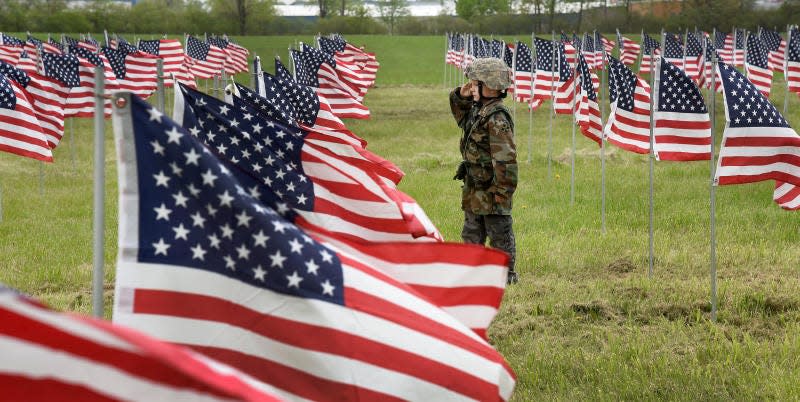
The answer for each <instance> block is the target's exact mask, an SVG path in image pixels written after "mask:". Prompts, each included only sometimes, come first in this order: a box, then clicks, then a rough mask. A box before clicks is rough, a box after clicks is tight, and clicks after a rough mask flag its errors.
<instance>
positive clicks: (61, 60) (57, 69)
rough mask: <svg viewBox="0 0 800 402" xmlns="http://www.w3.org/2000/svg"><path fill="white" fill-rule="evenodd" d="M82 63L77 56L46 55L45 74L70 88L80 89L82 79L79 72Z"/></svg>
mask: <svg viewBox="0 0 800 402" xmlns="http://www.w3.org/2000/svg"><path fill="white" fill-rule="evenodd" d="M79 64H80V62H79V61H78V58H77V57H76V56H75V55H71V54H52V53H45V54H44V55H43V57H42V67H43V69H44V74H45V75H46V76H48V77H52V78H55V79H56V80H58V81H59V82H61V83H62V84H64V86H67V87H69V88H75V87H79V86H80V85H81V77H80V74H79V72H78V66H79Z"/></svg>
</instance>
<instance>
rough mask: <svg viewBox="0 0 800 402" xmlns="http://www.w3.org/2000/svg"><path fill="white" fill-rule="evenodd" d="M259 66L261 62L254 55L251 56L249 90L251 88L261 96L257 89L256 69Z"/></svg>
mask: <svg viewBox="0 0 800 402" xmlns="http://www.w3.org/2000/svg"><path fill="white" fill-rule="evenodd" d="M260 65H261V61H260V59H259V57H258V55H256V54H255V53H254V54H253V74H251V75H250V88H253V91H255V92H256V93H257V94H259V95H263V94H262V93H261V92H260V91H259V88H258V72H259V71H258V67H259V66H260Z"/></svg>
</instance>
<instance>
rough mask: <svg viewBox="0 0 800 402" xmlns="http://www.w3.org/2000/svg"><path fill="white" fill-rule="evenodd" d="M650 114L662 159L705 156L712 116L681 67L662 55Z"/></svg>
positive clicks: (708, 145)
mask: <svg viewBox="0 0 800 402" xmlns="http://www.w3.org/2000/svg"><path fill="white" fill-rule="evenodd" d="M660 70H661V71H660V80H659V83H658V84H659V87H658V104H657V105H656V110H655V115H654V116H653V125H654V128H653V132H654V134H655V155H656V158H657V159H658V160H665V161H697V160H708V159H709V158H710V155H711V120H710V119H709V116H708V110H707V109H706V104H705V102H704V101H703V96H702V95H701V94H700V89H699V88H697V85H695V83H694V81H692V79H691V78H689V76H688V75H687V74H686V73H685V72H684V71H683V70H681V69H680V68H678V67H677V66H675V65H673V64H672V63H670V62H668V61H666V60H664V59H662V61H661V69H660Z"/></svg>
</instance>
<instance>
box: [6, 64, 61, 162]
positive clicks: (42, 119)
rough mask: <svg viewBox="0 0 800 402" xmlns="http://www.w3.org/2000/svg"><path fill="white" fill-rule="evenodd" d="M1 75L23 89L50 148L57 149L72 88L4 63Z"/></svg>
mask: <svg viewBox="0 0 800 402" xmlns="http://www.w3.org/2000/svg"><path fill="white" fill-rule="evenodd" d="M0 74H2V75H5V76H6V77H8V78H11V79H12V80H14V81H16V83H17V84H18V85H19V86H20V87H22V88H23V91H24V93H25V96H26V97H27V99H28V101H29V102H30V104H31V107H32V108H33V112H34V115H35V116H36V118H37V120H38V122H39V127H40V128H41V130H42V133H44V135H45V137H46V139H47V144H48V146H49V147H50V148H55V147H56V146H57V145H58V143H59V141H60V140H61V137H62V136H63V135H64V104H65V103H66V99H67V96H69V91H70V88H69V87H67V86H64V85H63V84H61V83H60V82H58V81H57V80H55V79H52V78H48V77H45V76H42V75H40V74H39V73H36V72H31V73H26V72H25V71H22V70H20V69H18V68H16V67H14V66H12V65H10V64H7V63H3V62H0Z"/></svg>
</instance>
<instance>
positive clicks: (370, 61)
mask: <svg viewBox="0 0 800 402" xmlns="http://www.w3.org/2000/svg"><path fill="white" fill-rule="evenodd" d="M331 39H333V40H334V41H336V42H337V43H338V45H337V46H339V47H338V48H337V53H336V55H335V57H336V60H337V61H340V60H341V61H344V62H350V63H356V64H357V65H359V66H360V67H361V70H362V71H363V72H364V73H367V74H370V77H371V78H372V79H375V75H376V73H377V72H378V68H379V67H380V65H381V63H379V62H378V59H376V58H375V53H370V52H367V51H365V50H364V48H363V46H362V47H361V48H358V47H355V46H353V45H352V44H350V43H348V42H347V41H346V40H344V38H343V37H342V36H341V35H332V37H331ZM462 49H463V47H462ZM462 61H463V52H462Z"/></svg>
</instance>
